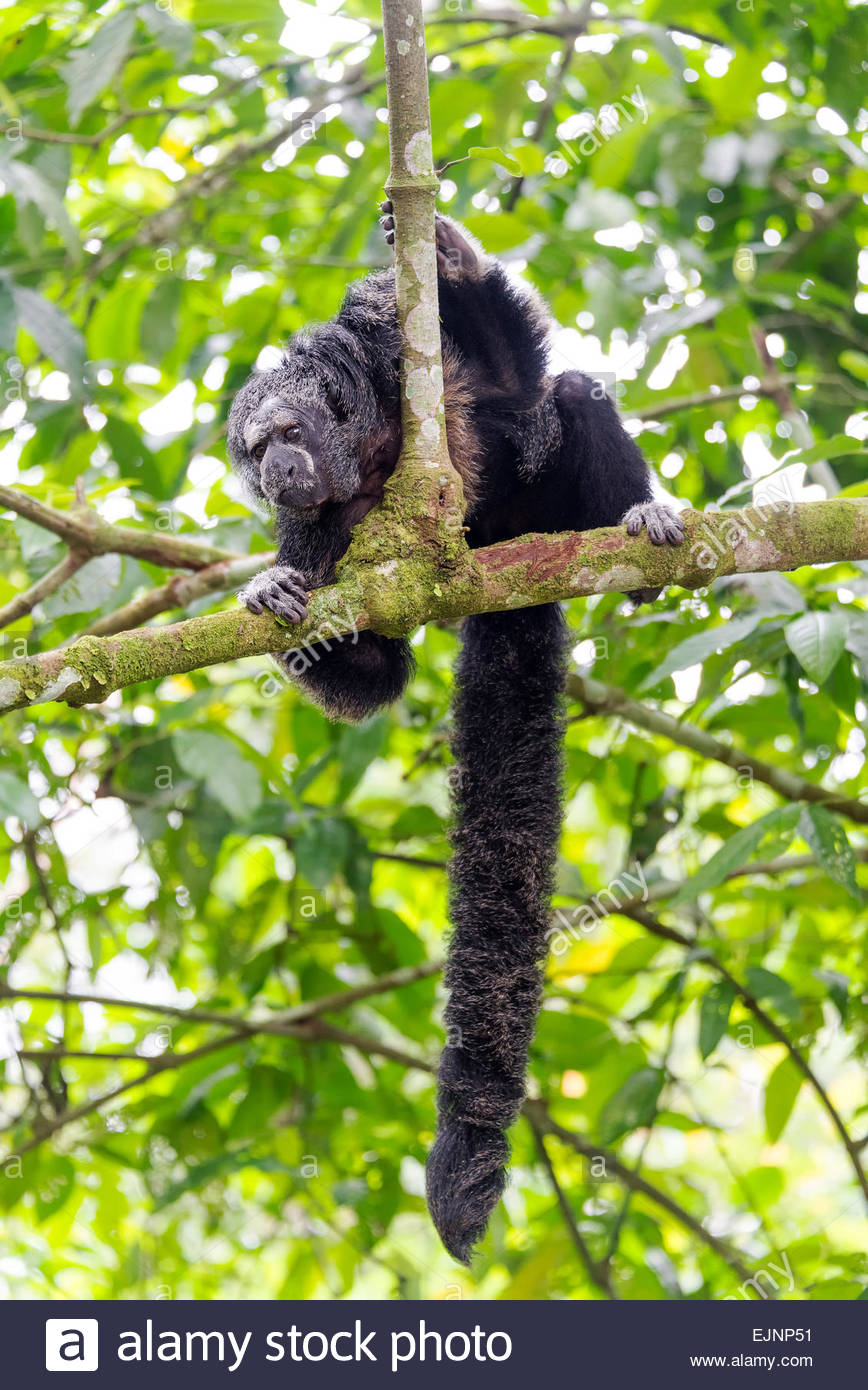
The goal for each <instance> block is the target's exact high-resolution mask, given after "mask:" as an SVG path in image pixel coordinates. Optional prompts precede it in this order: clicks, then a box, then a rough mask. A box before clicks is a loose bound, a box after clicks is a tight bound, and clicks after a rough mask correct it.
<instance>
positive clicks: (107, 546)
mask: <svg viewBox="0 0 868 1390" xmlns="http://www.w3.org/2000/svg"><path fill="white" fill-rule="evenodd" d="M4 510H6V511H10V512H15V513H16V514H17V515H18V516H21V517H24V519H25V520H26V521H32V522H33V523H34V525H36V526H41V527H42V529H43V530H44V531H51V532H53V534H54V535H55V536H60V537H61V539H62V540H65V541H66V543H67V545H68V546H69V547H70V549H71V550H75V551H80V552H81V553H82V554H83V555H84V556H86V557H87V558H90V557H92V556H94V555H133V556H135V557H136V559H138V560H149V561H150V562H151V564H153V565H177V566H178V567H179V568H181V569H191V570H200V569H204V568H205V566H206V565H214V564H217V562H218V561H221V560H236V559H238V556H237V555H236V554H234V553H233V552H232V551H231V550H221V549H219V547H217V546H215V545H203V544H202V543H201V542H200V541H194V540H187V539H186V538H185V537H183V536H172V535H169V534H167V533H165V532H163V531H146V530H144V529H142V530H138V529H136V528H135V527H133V526H116V525H114V524H113V523H112V522H110V521H105V520H104V519H103V518H102V517H101V516H100V515H99V514H98V513H97V512H95V511H93V510H92V509H91V508H89V507H85V506H81V505H80V504H76V505H75V506H73V507H70V508H69V509H68V510H66V511H61V510H60V508H59V507H50V506H48V504H47V503H46V502H40V501H39V500H38V499H37V498H36V497H31V495H30V493H29V492H22V490H21V489H20V488H17V487H6V486H5V485H0V511H4Z"/></svg>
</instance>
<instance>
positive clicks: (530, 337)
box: [382, 203, 549, 411]
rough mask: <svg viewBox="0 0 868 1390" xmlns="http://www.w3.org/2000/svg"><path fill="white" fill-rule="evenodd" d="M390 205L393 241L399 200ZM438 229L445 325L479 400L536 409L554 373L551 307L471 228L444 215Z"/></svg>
mask: <svg viewBox="0 0 868 1390" xmlns="http://www.w3.org/2000/svg"><path fill="white" fill-rule="evenodd" d="M382 208H383V211H384V213H385V214H386V215H385V216H384V217H383V219H382V223H383V229H384V232H385V235H386V240H387V241H388V242H389V243H390V244H391V243H392V242H394V239H395V231H394V227H395V221H394V217H393V216H392V204H391V203H383V204H382ZM435 232H436V238H437V292H438V297H439V301H440V322H441V324H442V327H443V331H444V333H445V334H446V336H447V337H448V338H449V339H450V341H451V342H452V343H453V344H454V346H455V347H457V348H458V350H459V352H460V354H461V357H462V359H463V361H464V363H465V364H466V366H467V367H468V368H469V369H470V371H471V372H472V374H473V390H474V395H475V398H476V401H477V403H478V404H480V405H485V404H497V405H499V406H501V407H502V408H504V409H507V410H521V411H524V410H529V409H532V408H533V407H534V406H535V405H537V404H538V403H539V402H540V400H541V399H542V396H543V394H544V391H545V383H546V377H547V339H548V330H549V317H548V312H547V310H546V309H545V306H544V305H543V304H542V302H541V301H540V300H539V299H538V298H537V296H536V295H535V293H534V292H533V290H531V289H530V287H529V286H526V285H521V284H517V283H515V282H513V281H512V280H510V278H509V276H508V275H507V273H506V271H505V270H504V268H503V266H502V265H501V264H500V263H499V261H496V260H495V259H494V258H493V257H492V256H487V255H486V254H485V252H484V251H483V250H482V248H481V247H480V246H478V245H477V243H476V242H475V241H474V239H473V238H472V237H471V236H470V234H469V233H468V232H466V231H465V230H464V228H463V227H459V226H458V225H457V223H455V222H452V221H450V219H449V218H448V217H442V216H441V215H439V214H438V215H437V217H436V218H435Z"/></svg>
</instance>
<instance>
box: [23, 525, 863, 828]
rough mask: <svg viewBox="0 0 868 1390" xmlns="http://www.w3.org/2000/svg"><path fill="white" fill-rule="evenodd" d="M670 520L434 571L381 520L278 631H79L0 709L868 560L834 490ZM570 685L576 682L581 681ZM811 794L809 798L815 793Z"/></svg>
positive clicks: (197, 623) (222, 621)
mask: <svg viewBox="0 0 868 1390" xmlns="http://www.w3.org/2000/svg"><path fill="white" fill-rule="evenodd" d="M373 515H374V513H369V516H373ZM682 516H683V518H684V522H685V530H686V533H687V538H686V541H685V543H684V545H683V546H681V547H679V548H678V549H672V548H670V547H668V546H654V545H652V544H651V543H650V541H649V540H648V539H647V538H646V537H644V536H640V537H636V538H635V539H630V538H628V537H627V534H626V531H625V530H624V528H623V527H607V528H605V529H602V530H598V531H588V532H584V533H574V532H565V533H562V534H558V535H535V536H521V537H519V538H518V539H517V540H513V541H505V542H504V543H503V544H501V545H496V546H488V547H486V548H484V549H481V550H474V551H470V550H468V551H467V557H468V558H467V563H466V564H464V565H463V566H462V567H461V568H460V570H459V571H458V572H453V573H452V574H451V576H449V575H447V574H445V573H442V572H440V571H439V570H438V569H437V567H436V565H435V564H433V562H432V559H431V556H430V555H429V556H428V557H426V558H424V559H422V558H420V556H419V553H418V552H419V550H420V547H419V546H418V544H417V553H416V554H414V555H411V556H406V557H402V558H399V559H391V558H385V557H384V554H383V549H384V547H385V545H386V543H387V540H388V538H389V537H390V536H391V531H390V530H387V531H386V532H385V537H381V538H380V546H381V550H380V557H379V560H378V561H377V562H372V561H371V560H366V561H365V562H364V563H359V564H358V565H355V566H353V567H345V568H343V569H342V571H341V577H340V579H339V582H338V583H337V584H335V585H333V586H331V587H329V588H326V589H319V590H317V591H316V592H315V593H314V595H313V597H312V599H311V605H310V616H309V618H308V620H307V621H306V622H304V623H300V624H298V625H297V626H295V627H292V628H286V627H281V626H280V625H279V624H278V623H277V622H276V621H275V619H274V618H273V617H272V616H271V615H270V614H268V613H262V614H259V615H256V616H254V615H253V614H250V613H244V612H241V611H240V610H237V611H232V612H225V613H215V614H211V615H208V616H205V617H199V618H189V619H187V620H186V621H185V622H181V623H175V624H172V625H170V626H164V627H152V628H142V629H137V630H136V631H133V632H124V633H120V634H117V635H115V636H113V637H82V638H80V639H79V640H78V641H76V642H73V643H72V644H71V645H69V646H67V647H65V648H62V649H60V650H56V651H52V652H46V653H44V654H42V655H39V656H34V657H29V658H26V659H24V660H20V661H7V662H3V663H0V711H7V710H12V709H19V708H22V707H24V706H26V705H34V704H41V703H44V702H45V701H46V700H57V699H62V700H64V701H65V702H66V703H67V704H69V705H73V706H78V705H84V704H92V703H98V702H99V701H101V700H104V699H105V698H106V696H107V695H108V694H110V693H111V691H113V690H121V689H124V688H125V687H126V686H129V685H135V684H136V683H138V682H139V681H148V680H161V679H163V678H164V677H166V676H170V675H177V674H180V673H182V672H185V671H193V670H196V669H198V668H199V667H202V666H210V665H214V664H215V663H216V662H224V661H232V660H235V659H236V658H239V657H243V656H261V655H263V654H264V653H266V652H281V651H296V650H299V649H300V648H304V647H305V646H306V645H309V644H311V643H315V642H317V641H322V640H323V638H324V637H325V638H328V639H330V640H334V639H336V638H337V637H338V636H340V635H344V636H347V638H348V640H352V638H353V637H354V636H355V634H356V633H358V632H359V631H360V630H362V629H364V628H373V629H374V630H375V631H377V632H383V633H385V634H386V635H388V636H403V635H405V634H407V633H410V632H412V631H413V630H414V629H415V628H416V627H418V626H419V625H420V624H422V623H425V622H429V621H431V620H432V619H433V620H438V619H439V620H449V621H452V620H454V619H456V618H460V617H464V616H466V615H467V614H471V613H486V612H503V611H505V610H507V609H514V608H523V607H530V606H533V605H534V604H540V603H550V602H553V601H555V600H558V599H567V598H574V597H583V596H587V595H589V594H599V593H624V592H627V591H629V590H632V589H638V588H646V587H648V588H659V587H665V586H667V585H669V584H678V585H681V586H682V587H683V588H686V589H698V588H702V587H704V586H705V585H707V584H709V583H710V582H711V580H712V579H715V578H717V577H718V576H720V575H724V574H747V573H752V572H753V573H756V572H767V571H786V570H793V569H798V568H799V567H800V566H802V565H810V564H821V563H827V562H831V561H836V560H840V561H845V560H866V559H868V500H863V499H857V500H851V499H842V498H836V499H834V500H833V501H827V502H803V503H800V504H798V505H792V504H787V505H786V506H785V507H772V506H768V507H765V508H757V507H752V508H748V509H746V510H744V511H732V512H711V513H703V512H689V511H688V512H684V513H682ZM367 520H368V518H365V521H364V522H362V523H361V525H362V526H364V525H365V522H366V521H367ZM131 534H132V535H133V536H137V537H138V535H139V533H137V532H132V533H131ZM387 553H388V552H387ZM218 558H220V559H224V558H227V557H226V556H223V555H221V556H219V557H218ZM211 563H213V561H211ZM310 659H311V660H313V659H315V658H313V657H311V658H310ZM572 679H573V681H576V680H582V678H581V677H573V678H572ZM584 688H585V690H586V691H587V690H588V689H589V688H590V687H588V685H587V682H586V681H585V683H584ZM574 689H576V690H578V687H574ZM640 708H641V707H640ZM661 718H663V719H664V720H666V719H668V718H669V717H668V716H661ZM671 722H672V724H673V725H674V724H675V723H676V721H674V720H673V721H671ZM712 742H716V741H714V740H712ZM719 746H720V748H721V749H724V745H722V744H721V745H719ZM725 751H727V752H728V750H725ZM769 775H771V774H769ZM806 785H809V786H810V785H811V784H806ZM800 795H801V793H800ZM808 795H810V793H809V794H808ZM814 799H820V798H819V797H818V795H817V793H816V791H815V793H814ZM821 799H822V800H823V801H824V802H826V804H829V805H834V800H835V799H834V797H833V796H832V795H831V794H830V796H827V795H826V793H822V794H821ZM854 804H856V805H858V803H854ZM866 814H868V812H866Z"/></svg>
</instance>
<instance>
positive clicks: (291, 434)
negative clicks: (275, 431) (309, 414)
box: [283, 425, 301, 444]
mask: <svg viewBox="0 0 868 1390" xmlns="http://www.w3.org/2000/svg"><path fill="white" fill-rule="evenodd" d="M283 437H284V439H287V440H288V441H289V443H290V444H295V443H297V442H298V440H299V439H301V430H300V429H299V427H298V425H288V426H287V427H286V429H285V430H284V431H283Z"/></svg>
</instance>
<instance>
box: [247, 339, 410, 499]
mask: <svg viewBox="0 0 868 1390" xmlns="http://www.w3.org/2000/svg"><path fill="white" fill-rule="evenodd" d="M359 346H360V345H359V343H358V340H352V339H351V335H350V334H349V333H347V332H346V331H345V330H342V329H341V328H340V327H339V326H338V325H336V324H324V325H323V326H322V327H321V328H318V329H316V330H314V331H313V332H312V333H310V334H305V335H299V336H298V337H297V338H295V339H293V341H292V343H291V344H290V345H289V348H288V349H287V353H286V356H285V357H284V359H283V361H282V362H281V363H280V365H279V366H277V367H274V368H271V369H269V370H267V371H262V372H256V373H254V375H253V376H251V377H250V378H249V380H248V381H247V382H245V384H244V386H242V388H241V390H240V391H239V392H238V395H237V396H236V397H235V400H234V401H233V403H232V409H231V411H230V413H229V424H228V430H227V443H228V448H229V455H230V458H231V460H232V463H233V466H234V467H235V469H236V470H237V472H238V473H239V474H240V476H241V477H242V479H243V480H244V482H245V483H246V484H247V486H248V487H249V488H250V489H251V491H252V492H253V493H254V494H255V495H256V496H257V497H260V498H262V499H264V500H265V501H266V502H268V503H270V504H271V505H272V506H275V507H282V508H285V509H287V510H289V511H292V512H296V513H299V514H302V515H306V516H312V515H315V514H316V513H317V512H318V510H319V509H320V508H322V507H325V506H326V505H327V504H329V503H347V502H351V501H353V500H354V499H356V498H359V497H363V496H366V495H368V493H369V491H370V490H371V488H372V485H373V484H374V483H375V480H376V481H377V482H378V485H379V488H380V489H381V488H382V481H383V478H384V477H385V476H387V475H388V473H389V472H391V470H392V468H393V467H394V464H395V460H396V459H397V455H398V448H399V444H400V429H399V426H398V424H397V401H396V400H394V401H388V402H386V403H383V395H384V393H383V391H382V387H380V391H379V393H378V390H377V384H376V383H375V381H374V380H373V379H372V375H371V372H370V370H368V371H366V370H365V363H364V361H363V360H362V354H361V353H360V351H359ZM385 394H386V395H391V393H389V392H387V393H385ZM372 500H374V499H373V498H372Z"/></svg>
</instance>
